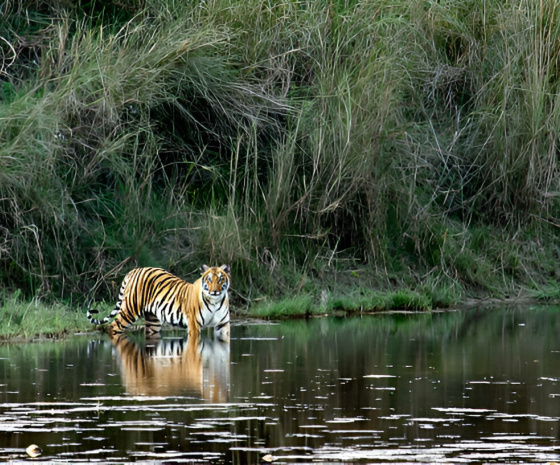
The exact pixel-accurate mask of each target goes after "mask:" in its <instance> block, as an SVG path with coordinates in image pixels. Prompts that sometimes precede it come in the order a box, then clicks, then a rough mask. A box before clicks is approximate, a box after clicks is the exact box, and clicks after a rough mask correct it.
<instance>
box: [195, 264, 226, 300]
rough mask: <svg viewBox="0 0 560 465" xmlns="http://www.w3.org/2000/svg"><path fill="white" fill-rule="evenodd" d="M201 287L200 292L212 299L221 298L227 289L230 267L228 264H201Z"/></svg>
mask: <svg viewBox="0 0 560 465" xmlns="http://www.w3.org/2000/svg"><path fill="white" fill-rule="evenodd" d="M201 270H202V278H201V281H202V282H201V288H202V293H203V294H204V295H206V296H208V297H210V298H212V299H219V298H223V297H224V296H225V295H226V294H227V291H228V289H229V282H230V277H231V275H230V268H229V266H228V265H222V266H220V267H218V266H213V267H209V266H207V265H202V267H201Z"/></svg>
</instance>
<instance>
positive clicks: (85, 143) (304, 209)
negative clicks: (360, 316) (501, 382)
mask: <svg viewBox="0 0 560 465" xmlns="http://www.w3.org/2000/svg"><path fill="white" fill-rule="evenodd" d="M558 10H559V8H558V6H557V4H556V2H554V1H552V0H543V1H541V2H534V1H532V0H515V1H511V2H506V3H504V2H502V1H499V0H469V1H465V2H461V3H460V5H458V3H457V2H451V1H437V2H436V1H433V2H432V1H425V0H413V1H409V0H406V1H405V0H384V1H373V0H370V1H367V0H363V1H356V0H325V1H285V2H267V1H263V0H249V1H244V2H231V1H229V0H212V1H207V2H173V1H166V0H145V1H142V2H140V1H133V0H131V1H128V2H117V1H114V2H111V1H108V2H86V1H83V2H69V3H64V4H63V2H58V1H56V2H55V1H52V2H49V1H46V2H38V1H32V0H26V1H23V2H4V3H3V4H2V5H0V16H1V17H2V18H4V19H3V21H2V22H1V23H0V51H1V53H2V57H3V60H2V64H1V68H0V122H1V124H0V286H2V289H4V290H5V291H6V292H14V291H16V290H19V291H21V292H22V295H24V296H25V297H26V298H27V299H39V300H41V301H45V302H68V301H72V302H74V303H78V302H79V303H80V306H81V305H87V304H89V303H90V302H95V301H99V300H106V301H108V302H110V301H113V300H114V298H115V296H116V293H117V289H118V286H119V285H120V281H121V279H122V278H123V276H124V274H125V273H126V272H127V271H128V270H130V269H131V268H132V267H134V266H148V265H149V266H161V267H164V268H166V269H169V270H170V271H172V272H174V273H176V274H178V275H180V276H182V277H185V278H187V279H194V278H196V276H197V270H198V268H199V266H200V265H201V264H202V263H208V264H221V263H228V264H230V265H231V266H232V270H233V290H234V292H233V299H234V302H235V305H236V308H237V310H238V312H240V313H244V312H245V313H247V312H250V311H252V310H251V308H253V309H254V311H255V312H257V313H259V312H264V313H267V312H269V313H270V314H275V313H276V312H277V311H278V310H275V309H274V305H273V304H272V303H271V302H274V301H282V299H285V298H287V297H290V299H294V300H293V301H294V302H296V307H300V308H308V309H312V310H310V311H313V312H315V311H323V310H325V311H335V310H336V309H338V308H350V309H353V308H365V307H371V308H387V307H403V306H410V307H415V308H420V309H425V308H434V307H438V306H449V305H453V304H455V303H457V302H460V301H462V300H464V299H465V298H469V297H473V296H474V297H480V296H484V297H488V296H490V297H497V298H504V297H516V296H519V295H526V294H528V293H532V292H540V293H541V295H542V296H544V297H546V296H547V295H554V294H557V289H558V285H557V280H558V276H557V265H556V263H557V261H558V258H559V250H560V248H559V243H558V232H559V229H558V226H559V225H560V218H559V216H560V215H559V205H558V198H559V196H558V192H560V185H559V183H560V176H559V174H560V173H559V167H558V162H557V159H558V142H559V141H558V134H560V106H559V105H558V103H559V102H560V101H559V100H558V97H557V96H558V95H559V94H560V92H559V89H558V85H559V82H560V68H559V67H558V63H557V62H558V55H559V50H560V48H559V46H558V44H559V43H560V28H559V27H558V24H560V21H559V19H560V18H559V17H558V16H559V11H558ZM284 304H285V301H284ZM271 308H272V310H271ZM263 309H264V310H263ZM266 309H268V310H266ZM298 311H300V312H301V310H294V312H296V313H297V312H298ZM306 311H307V310H306Z"/></svg>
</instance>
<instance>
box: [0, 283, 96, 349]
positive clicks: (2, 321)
mask: <svg viewBox="0 0 560 465" xmlns="http://www.w3.org/2000/svg"><path fill="white" fill-rule="evenodd" d="M91 329H92V328H91V325H90V324H89V322H88V321H87V319H86V318H85V313H81V312H76V310H75V308H73V307H72V306H69V305H63V304H48V305H47V304H44V303H40V302H39V301H37V300H36V299H34V300H32V301H31V302H29V301H22V300H21V296H20V295H18V294H17V293H16V294H13V295H10V296H8V297H4V299H3V301H2V305H1V306H0V340H7V339H24V340H27V339H33V338H35V337H37V336H39V335H40V336H42V337H47V338H59V337H62V336H63V335H67V334H74V333H76V332H82V331H90V330H91Z"/></svg>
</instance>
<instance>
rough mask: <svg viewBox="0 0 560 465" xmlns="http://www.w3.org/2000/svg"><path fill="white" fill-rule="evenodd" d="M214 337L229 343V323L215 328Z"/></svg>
mask: <svg viewBox="0 0 560 465" xmlns="http://www.w3.org/2000/svg"><path fill="white" fill-rule="evenodd" d="M214 337H215V338H217V339H219V340H220V341H224V342H229V321H228V322H227V323H223V324H221V325H218V326H216V327H215V328H214Z"/></svg>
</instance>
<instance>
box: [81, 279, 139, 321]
mask: <svg viewBox="0 0 560 465" xmlns="http://www.w3.org/2000/svg"><path fill="white" fill-rule="evenodd" d="M128 279H129V275H126V276H125V278H124V280H123V283H122V285H121V289H120V291H119V300H118V301H117V305H115V308H114V310H113V311H112V312H111V313H109V315H107V316H106V317H105V318H103V319H102V320H98V319H97V318H95V317H94V315H97V314H98V313H99V310H95V309H93V308H88V311H87V314H86V316H87V319H88V320H89V322H90V323H91V324H93V325H95V326H102V325H104V324H107V323H109V322H110V321H111V320H113V319H114V318H115V317H116V316H117V315H118V314H119V312H120V311H121V305H122V301H123V299H124V290H125V289H126V285H127V284H128Z"/></svg>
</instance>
